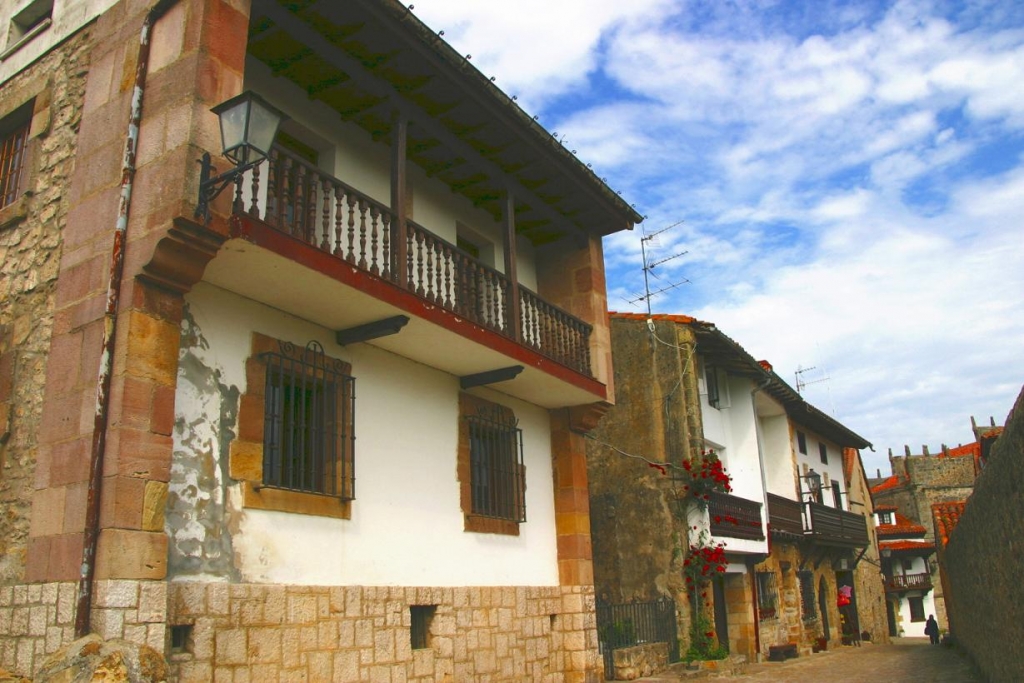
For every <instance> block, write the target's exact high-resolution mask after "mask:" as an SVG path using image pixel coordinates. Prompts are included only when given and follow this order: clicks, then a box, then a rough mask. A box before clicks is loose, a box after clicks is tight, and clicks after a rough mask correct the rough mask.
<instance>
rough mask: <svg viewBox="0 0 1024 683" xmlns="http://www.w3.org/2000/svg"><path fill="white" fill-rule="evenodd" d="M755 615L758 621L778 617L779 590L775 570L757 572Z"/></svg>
mask: <svg viewBox="0 0 1024 683" xmlns="http://www.w3.org/2000/svg"><path fill="white" fill-rule="evenodd" d="M755 576H756V577H757V616H758V620H760V621H768V620H770V619H775V618H776V617H778V605H779V592H778V587H777V584H776V582H775V572H757V573H756V574H755Z"/></svg>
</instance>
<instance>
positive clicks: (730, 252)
mask: <svg viewBox="0 0 1024 683" xmlns="http://www.w3.org/2000/svg"><path fill="white" fill-rule="evenodd" d="M822 2H824V0H822ZM769 4H771V3H769ZM944 7H945V5H944V4H941V3H938V2H929V1H927V0H918V1H898V2H896V3H894V4H892V5H889V6H886V7H879V6H877V5H874V4H868V3H866V2H864V3H861V2H854V3H845V4H842V5H835V6H833V5H832V4H829V5H828V6H826V7H822V3H805V4H795V3H794V2H785V3H777V4H774V5H772V6H771V7H770V8H766V7H765V6H764V3H757V2H745V1H741V0H736V2H730V3H708V2H681V1H679V0H676V1H670V0H664V1H660V0H642V1H641V2H635V3H618V2H616V3H612V2H609V1H608V0H600V1H597V2H584V1H583V0H572V1H567V2H559V3H547V4H543V3H539V2H536V1H535V0H528V1H525V2H521V3H502V4H498V3H491V2H480V1H479V0H425V1H424V0H420V3H418V4H417V7H416V13H417V14H418V15H420V16H421V17H423V18H425V19H427V21H428V23H429V24H430V25H432V26H434V27H436V28H444V29H446V34H445V37H446V38H451V39H452V40H453V41H454V42H455V43H456V44H457V45H458V46H459V49H460V50H463V49H464V50H465V51H468V52H472V53H473V55H474V59H473V62H474V64H477V65H478V66H480V67H481V68H482V69H483V70H484V72H485V73H488V74H490V73H492V72H493V73H494V74H495V75H497V77H498V84H499V85H501V86H502V87H505V88H506V90H507V91H508V92H510V93H515V94H519V96H520V101H521V102H523V101H524V94H526V95H527V100H528V101H529V103H530V104H529V105H528V106H529V107H535V108H536V109H537V110H538V111H540V112H541V121H542V123H544V124H545V125H547V126H548V128H549V129H553V130H558V131H559V132H560V133H562V134H565V135H566V137H567V144H568V146H569V147H570V148H573V149H577V150H578V155H579V157H580V158H581V159H582V160H584V161H589V162H592V163H593V164H594V168H595V171H597V173H598V175H600V176H607V177H608V178H609V183H610V185H611V186H612V187H613V188H615V189H617V190H622V191H623V194H624V196H625V197H626V198H627V200H629V201H632V202H636V203H637V205H638V207H639V210H640V211H641V213H646V214H648V215H649V216H650V218H649V220H648V221H647V223H646V225H645V227H646V228H647V229H648V231H649V232H653V231H654V230H657V229H659V228H661V227H664V226H667V225H669V224H671V223H674V222H676V221H677V220H679V219H682V218H685V219H687V222H686V223H685V224H684V225H683V226H680V227H679V228H676V229H673V230H672V231H669V232H668V233H666V235H664V236H663V238H662V243H661V244H660V245H657V247H656V249H655V251H654V253H653V255H652V256H653V257H654V258H657V257H658V256H663V255H670V254H673V253H675V252H676V251H684V250H685V251H688V253H687V254H686V255H685V256H683V257H680V258H678V259H673V260H672V261H671V262H669V263H666V264H665V265H664V266H662V267H660V268H661V270H659V273H658V274H659V275H661V277H662V278H664V280H666V281H669V282H676V281H681V280H682V279H684V278H688V279H690V280H692V285H684V286H682V287H679V288H677V289H674V290H672V291H671V292H669V293H666V294H664V295H662V296H660V297H658V298H657V299H655V300H654V304H653V305H654V307H655V308H656V309H657V310H659V311H667V312H680V313H690V314H694V315H697V316H698V317H706V318H708V319H710V320H713V321H714V322H715V323H716V324H717V325H718V326H719V327H720V328H721V329H722V330H723V331H725V332H726V334H728V335H730V336H731V337H733V338H734V339H736V340H737V341H738V342H739V343H740V344H742V345H744V346H745V347H746V348H747V349H748V350H749V351H751V353H752V354H753V355H755V356H758V357H763V356H767V357H768V359H769V360H771V361H772V362H773V363H774V364H775V367H776V370H777V371H778V372H780V374H781V375H782V376H784V377H787V378H791V377H792V376H793V374H792V373H793V372H794V371H795V370H796V368H797V366H798V365H803V366H805V367H807V366H810V365H818V366H819V367H824V368H827V372H828V374H829V376H830V377H831V379H830V380H829V381H828V382H821V383H817V384H814V385H811V386H810V387H809V388H808V397H809V398H810V399H811V400H812V401H813V402H815V403H817V404H818V405H819V407H821V408H823V409H825V410H829V409H830V408H831V406H832V405H834V406H835V408H836V411H837V413H838V416H839V418H840V419H841V420H843V421H844V422H846V423H847V424H848V425H849V426H850V427H851V428H853V429H854V430H855V431H857V432H859V433H860V434H862V435H863V436H865V437H866V438H867V439H869V440H870V441H872V442H874V443H875V444H876V446H877V447H878V448H879V450H880V452H881V453H884V449H885V448H887V447H893V448H895V449H898V450H899V449H902V445H903V444H904V443H907V444H910V445H912V446H913V447H914V449H915V450H919V448H920V444H922V443H929V444H930V445H931V447H932V449H933V450H935V449H937V448H938V446H939V444H940V443H941V442H943V441H945V442H948V443H951V444H954V443H958V442H960V441H967V440H969V439H970V438H971V434H970V432H969V417H970V415H972V414H973V415H976V416H977V417H978V418H979V419H981V420H987V418H988V417H989V416H990V415H991V416H994V417H995V418H996V419H997V420H1002V419H1003V418H1004V417H1005V413H1006V411H1007V410H1008V409H1009V407H1010V406H1011V405H1012V401H1013V400H1014V398H1015V397H1016V395H1017V393H1018V392H1019V390H1020V387H1021V384H1022V383H1024V356H1022V354H1021V353H1020V349H1021V348H1022V347H1024V296H1021V293H1022V292H1024V249H1022V248H1021V240H1020V218H1019V217H1020V216H1021V215H1024V163H1022V159H1021V158H1020V154H1021V152H1022V150H1024V144H1022V142H1021V140H1022V137H1024V88H1021V87H1020V84H1021V83H1024V12H1021V11H1020V9H1019V8H1018V7H1017V5H1016V4H1015V3H1014V2H1013V0H992V1H991V2H986V3H983V4H982V5H977V6H975V5H970V6H966V7H961V8H959V9H958V10H957V11H958V12H959V14H957V15H953V14H950V15H945V14H943V13H942V10H943V8H944ZM609 82H610V83H612V84H613V85H614V89H613V90H608V89H607V87H606V84H607V83H609ZM609 93H611V94H609ZM1000 149H1003V150H1005V151H1003V152H1000V151H999V150H1000ZM639 237H640V235H639V234H637V232H634V233H626V234H619V235H613V236H612V237H610V238H609V239H608V240H607V241H606V245H605V254H606V259H607V263H608V269H609V278H608V283H609V294H610V296H609V302H610V305H611V307H612V308H616V309H620V310H623V309H629V306H627V305H626V301H627V300H628V299H632V298H634V297H635V296H636V295H637V294H638V293H642V288H643V287H642V277H641V265H642V264H641V261H640V253H639V252H640V249H639ZM639 308H640V306H639V305H636V306H634V307H633V309H634V310H636V309H639ZM874 458H876V456H873V455H871V454H865V460H866V463H867V464H868V467H869V469H870V468H872V467H873V465H871V464H870V463H873V462H878V461H877V460H875V459H874ZM880 466H882V467H886V465H885V464H884V463H880Z"/></svg>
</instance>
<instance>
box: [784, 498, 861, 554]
mask: <svg viewBox="0 0 1024 683" xmlns="http://www.w3.org/2000/svg"><path fill="white" fill-rule="evenodd" d="M768 526H769V528H770V529H771V530H772V531H773V532H782V533H786V534H792V535H796V536H802V537H804V538H807V539H811V540H813V541H815V542H817V543H820V544H821V545H837V546H845V547H864V546H866V545H867V544H868V527H867V520H866V519H865V518H864V515H859V514H857V513H855V512H848V511H846V510H839V509H836V508H831V507H828V506H827V505H822V504H820V503H812V502H804V503H801V502H799V501H795V500H790V499H789V498H783V497H782V496H777V495H775V494H774V493H769V494H768Z"/></svg>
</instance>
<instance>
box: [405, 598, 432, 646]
mask: <svg viewBox="0 0 1024 683" xmlns="http://www.w3.org/2000/svg"><path fill="white" fill-rule="evenodd" d="M436 612H437V605H410V606H409V617H410V629H409V635H410V637H411V639H412V649H414V650H425V649H427V648H429V647H430V624H431V622H433V621H434V614H435V613H436Z"/></svg>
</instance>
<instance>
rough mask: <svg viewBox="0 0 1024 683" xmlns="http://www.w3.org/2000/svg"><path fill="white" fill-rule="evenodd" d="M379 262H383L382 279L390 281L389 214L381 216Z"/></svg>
mask: <svg viewBox="0 0 1024 683" xmlns="http://www.w3.org/2000/svg"><path fill="white" fill-rule="evenodd" d="M381 238H382V239H381V261H383V262H384V273H383V275H382V276H383V278H384V279H385V280H389V281H390V280H391V214H390V213H383V214H382V215H381Z"/></svg>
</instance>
